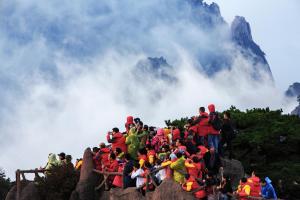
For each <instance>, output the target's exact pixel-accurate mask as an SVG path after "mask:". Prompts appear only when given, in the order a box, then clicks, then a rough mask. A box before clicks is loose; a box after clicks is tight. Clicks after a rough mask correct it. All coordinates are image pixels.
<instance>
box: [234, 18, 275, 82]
mask: <svg viewBox="0 0 300 200" xmlns="http://www.w3.org/2000/svg"><path fill="white" fill-rule="evenodd" d="M231 35H232V40H233V42H234V43H235V44H236V45H237V47H238V48H239V49H240V51H241V53H242V54H243V55H244V56H245V57H246V58H249V59H250V60H253V63H254V66H255V67H256V66H257V67H260V69H262V70H264V71H265V72H266V73H267V74H268V75H269V76H270V78H272V73H271V69H270V66H269V64H268V61H267V59H266V57H265V53H264V52H263V51H262V50H261V48H260V47H259V46H258V45H257V44H256V43H255V42H254V40H253V38H252V33H251V28H250V24H249V23H248V22H247V21H246V19H245V18H244V17H241V16H236V17H235V19H234V21H233V22H232V24H231ZM258 69H259V68H257V70H258ZM255 76H256V74H254V77H255ZM256 78H257V77H256ZM272 79H273V78H272Z"/></svg>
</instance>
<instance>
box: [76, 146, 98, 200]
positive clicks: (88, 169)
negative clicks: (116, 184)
mask: <svg viewBox="0 0 300 200" xmlns="http://www.w3.org/2000/svg"><path fill="white" fill-rule="evenodd" d="M93 169H94V163H93V154H92V151H91V149H90V148H88V149H86V150H85V152H84V155H83V164H82V167H81V171H80V179H79V182H78V184H77V186H76V189H75V190H74V191H73V193H72V195H71V197H70V200H96V199H99V194H98V193H97V192H96V191H95V187H96V186H97V184H99V183H100V176H99V175H97V174H95V173H94V172H93Z"/></svg>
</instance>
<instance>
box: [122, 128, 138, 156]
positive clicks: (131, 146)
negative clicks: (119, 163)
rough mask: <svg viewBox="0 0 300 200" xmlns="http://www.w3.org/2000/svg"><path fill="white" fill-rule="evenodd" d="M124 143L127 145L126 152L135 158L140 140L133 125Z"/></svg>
mask: <svg viewBox="0 0 300 200" xmlns="http://www.w3.org/2000/svg"><path fill="white" fill-rule="evenodd" d="M125 144H126V145H127V149H128V153H129V154H130V156H131V158H132V159H134V160H137V153H138V150H139V145H140V141H139V139H138V137H137V133H136V128H134V127H133V128H131V129H130V131H129V133H128V136H127V138H126V141H125Z"/></svg>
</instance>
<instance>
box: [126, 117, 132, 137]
mask: <svg viewBox="0 0 300 200" xmlns="http://www.w3.org/2000/svg"><path fill="white" fill-rule="evenodd" d="M131 125H133V117H132V116H128V117H127V119H126V123H125V128H126V133H128V132H129V130H130V126H131Z"/></svg>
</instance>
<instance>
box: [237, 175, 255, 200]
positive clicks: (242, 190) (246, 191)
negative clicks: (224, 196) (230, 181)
mask: <svg viewBox="0 0 300 200" xmlns="http://www.w3.org/2000/svg"><path fill="white" fill-rule="evenodd" d="M250 192H251V187H250V185H249V183H248V182H247V178H245V177H243V178H242V179H241V180H240V185H239V186H238V189H237V191H236V192H235V194H236V195H237V197H238V199H240V200H247V199H248V197H249V196H250Z"/></svg>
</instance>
